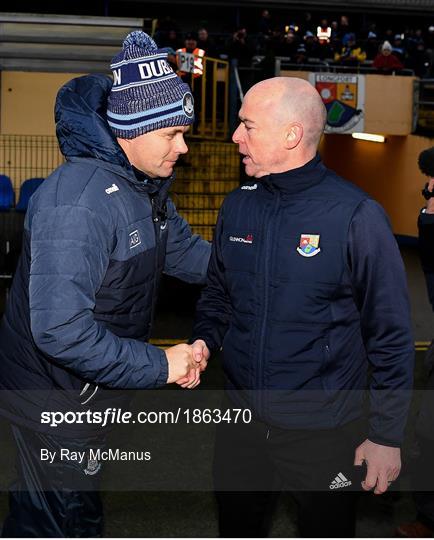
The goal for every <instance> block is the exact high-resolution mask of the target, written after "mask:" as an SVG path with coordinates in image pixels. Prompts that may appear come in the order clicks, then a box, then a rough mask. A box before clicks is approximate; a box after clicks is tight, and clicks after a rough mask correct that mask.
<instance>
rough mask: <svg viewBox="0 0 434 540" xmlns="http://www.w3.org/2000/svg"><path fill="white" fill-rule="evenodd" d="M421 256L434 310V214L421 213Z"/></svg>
mask: <svg viewBox="0 0 434 540" xmlns="http://www.w3.org/2000/svg"><path fill="white" fill-rule="evenodd" d="M418 227H419V256H420V262H421V263H422V270H423V273H424V274H425V281H426V286H427V290H428V298H429V301H430V303H431V306H432V308H433V310H434V214H420V215H419V219H418Z"/></svg>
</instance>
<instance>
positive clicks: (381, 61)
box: [372, 41, 404, 75]
mask: <svg viewBox="0 0 434 540" xmlns="http://www.w3.org/2000/svg"><path fill="white" fill-rule="evenodd" d="M372 67H373V68H374V69H377V70H378V71H380V72H381V73H382V74H383V75H386V74H390V73H392V71H396V70H400V69H403V68H404V65H403V63H402V62H401V60H400V59H399V58H398V57H397V56H395V55H394V54H393V52H392V45H391V44H390V43H389V42H388V41H385V42H384V43H383V45H382V46H381V52H380V53H378V54H377V56H376V57H375V59H374V63H373V64H372Z"/></svg>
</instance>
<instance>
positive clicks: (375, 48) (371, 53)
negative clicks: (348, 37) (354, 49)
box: [366, 32, 380, 60]
mask: <svg viewBox="0 0 434 540" xmlns="http://www.w3.org/2000/svg"><path fill="white" fill-rule="evenodd" d="M379 50H380V45H379V43H378V39H377V34H376V33H375V32H369V33H368V38H367V40H366V60H374V59H375V58H376V56H377V55H378V53H379Z"/></svg>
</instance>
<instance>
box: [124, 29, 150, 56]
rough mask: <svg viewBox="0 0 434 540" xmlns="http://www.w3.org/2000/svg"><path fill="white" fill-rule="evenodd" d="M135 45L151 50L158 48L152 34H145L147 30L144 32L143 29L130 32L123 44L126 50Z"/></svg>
mask: <svg viewBox="0 0 434 540" xmlns="http://www.w3.org/2000/svg"><path fill="white" fill-rule="evenodd" d="M133 46H135V47H141V48H142V49H146V50H147V51H149V52H152V51H154V52H155V51H157V50H158V47H157V44H156V43H155V41H154V40H153V39H152V38H151V36H148V34H145V32H142V31H141V30H134V32H131V33H129V34H128V36H127V37H126V38H125V39H124V42H123V44H122V48H123V49H124V50H125V49H127V48H128V47H133Z"/></svg>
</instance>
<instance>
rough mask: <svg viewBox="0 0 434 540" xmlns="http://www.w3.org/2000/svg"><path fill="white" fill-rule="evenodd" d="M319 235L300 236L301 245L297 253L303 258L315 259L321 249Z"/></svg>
mask: <svg viewBox="0 0 434 540" xmlns="http://www.w3.org/2000/svg"><path fill="white" fill-rule="evenodd" d="M319 236H320V235H319V234H302V235H301V236H300V245H299V246H298V248H297V251H298V252H299V253H300V255H302V256H303V257H313V256H314V255H317V254H318V253H319V252H320V251H321V248H320V247H319Z"/></svg>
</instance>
